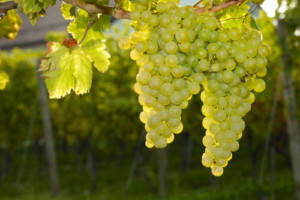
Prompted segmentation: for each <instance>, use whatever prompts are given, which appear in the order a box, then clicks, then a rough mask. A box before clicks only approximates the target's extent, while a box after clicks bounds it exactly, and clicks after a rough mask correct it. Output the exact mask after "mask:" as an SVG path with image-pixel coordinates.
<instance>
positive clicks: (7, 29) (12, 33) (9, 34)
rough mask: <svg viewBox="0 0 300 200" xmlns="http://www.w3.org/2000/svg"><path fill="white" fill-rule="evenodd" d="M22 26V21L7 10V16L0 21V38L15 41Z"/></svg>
mask: <svg viewBox="0 0 300 200" xmlns="http://www.w3.org/2000/svg"><path fill="white" fill-rule="evenodd" d="M21 25H22V19H21V18H20V16H19V15H18V13H16V11H14V10H9V11H8V12H7V15H6V16H5V17H3V19H0V27H1V29H0V38H1V37H6V38H8V39H11V40H12V39H15V37H16V36H17V34H18V31H19V29H20V28H21Z"/></svg>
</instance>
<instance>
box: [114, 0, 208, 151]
mask: <svg viewBox="0 0 300 200" xmlns="http://www.w3.org/2000/svg"><path fill="white" fill-rule="evenodd" d="M147 2H148V1H144V0H140V1H138V2H137V4H136V8H135V11H134V12H132V13H131V18H132V20H133V26H134V28H135V32H134V33H133V34H132V35H131V37H130V41H128V40H127V39H126V38H124V39H122V40H120V41H119V46H120V47H121V48H123V49H128V48H129V47H130V46H132V50H131V53H130V56H131V58H132V59H133V60H135V61H136V63H137V65H138V66H139V67H140V68H139V72H138V74H137V76H136V80H137V83H136V84H135V86H134V89H135V91H136V92H137V93H138V94H139V102H140V104H141V105H142V106H143V111H142V112H141V113H140V119H141V121H142V122H143V123H145V128H146V131H147V135H146V146H147V147H149V148H151V147H153V146H155V147H157V148H164V147H165V146H166V145H167V144H168V143H170V142H172V141H173V140H174V134H179V133H180V132H181V131H182V129H183V124H182V122H181V113H182V109H184V108H186V107H187V106H188V101H189V100H190V99H191V97H192V96H193V95H195V94H198V93H199V92H200V82H201V81H203V80H204V75H203V74H202V73H197V72H195V71H194V69H193V66H196V65H197V61H198V58H197V57H196V51H197V49H198V46H195V45H196V43H195V39H196V32H195V31H194V29H195V28H194V27H195V25H196V20H195V19H196V18H197V17H196V14H195V12H194V10H193V8H192V7H179V6H178V5H177V4H175V3H172V2H169V3H159V4H157V5H155V7H156V11H155V12H152V11H151V5H149V4H148V3H147ZM192 52H193V53H192Z"/></svg>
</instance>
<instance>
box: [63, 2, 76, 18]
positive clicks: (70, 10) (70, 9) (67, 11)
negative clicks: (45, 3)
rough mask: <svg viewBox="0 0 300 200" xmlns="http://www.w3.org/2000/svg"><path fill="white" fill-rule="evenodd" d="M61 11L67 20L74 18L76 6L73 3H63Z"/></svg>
mask: <svg viewBox="0 0 300 200" xmlns="http://www.w3.org/2000/svg"><path fill="white" fill-rule="evenodd" d="M60 10H61V13H62V15H63V17H64V19H66V20H72V19H74V18H75V11H76V8H75V7H74V6H72V5H71V4H67V3H64V2H63V3H62V4H61V7H60Z"/></svg>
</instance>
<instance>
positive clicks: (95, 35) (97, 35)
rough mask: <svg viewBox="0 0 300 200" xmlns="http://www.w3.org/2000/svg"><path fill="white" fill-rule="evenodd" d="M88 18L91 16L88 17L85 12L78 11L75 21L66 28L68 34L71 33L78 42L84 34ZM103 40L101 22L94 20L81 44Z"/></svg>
mask: <svg viewBox="0 0 300 200" xmlns="http://www.w3.org/2000/svg"><path fill="white" fill-rule="evenodd" d="M90 18H91V16H89V14H88V13H87V12H86V11H84V10H82V9H78V12H77V16H76V18H75V20H74V21H72V22H71V23H70V24H69V26H68V32H69V33H71V34H72V35H73V37H74V38H75V39H76V40H78V41H80V40H81V39H82V38H83V36H84V34H85V31H86V27H87V26H88V23H89V21H90ZM103 39H104V35H103V33H102V22H101V20H96V21H95V22H94V23H93V25H91V26H90V28H89V30H88V32H87V34H86V37H85V39H84V41H83V43H82V44H84V43H87V42H89V41H91V40H94V41H97V40H100V41H102V40H103Z"/></svg>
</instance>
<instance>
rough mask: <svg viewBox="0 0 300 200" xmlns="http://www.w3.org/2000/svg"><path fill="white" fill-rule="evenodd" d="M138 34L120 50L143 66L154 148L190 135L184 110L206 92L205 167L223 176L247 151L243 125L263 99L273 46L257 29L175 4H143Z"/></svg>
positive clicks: (143, 98)
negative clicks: (242, 144)
mask: <svg viewBox="0 0 300 200" xmlns="http://www.w3.org/2000/svg"><path fill="white" fill-rule="evenodd" d="M131 19H132V20H133V22H132V26H133V28H134V32H133V33H132V35H131V37H130V38H122V39H121V40H120V41H119V46H120V48H122V49H129V48H131V53H130V57H131V58H132V59H133V60H135V61H136V63H137V65H138V66H139V72H138V74H137V76H136V80H137V82H136V84H135V86H134V89H135V91H136V92H137V94H138V95H139V102H140V104H141V105H142V106H143V111H142V112H141V113H140V119H141V121H142V122H143V123H144V124H145V129H146V131H147V135H146V146H147V147H148V148H152V147H156V148H164V147H166V145H167V144H168V143H171V142H172V141H173V140H174V134H179V133H180V132H181V131H182V130H183V124H182V121H181V113H182V109H185V108H187V106H188V102H189V100H190V99H191V98H192V96H193V95H196V94H198V93H200V88H201V86H202V88H203V90H202V92H201V95H200V96H201V100H202V102H203V106H202V113H203V114H204V115H205V118H204V119H203V122H202V123H203V126H204V128H205V129H206V133H205V136H204V137H203V144H204V146H205V153H204V154H203V156H202V164H203V165H204V166H205V167H209V168H211V171H212V174H213V175H215V176H221V175H222V174H223V168H224V167H225V166H227V163H228V161H229V160H230V159H231V158H232V152H234V151H237V150H238V148H239V143H238V140H239V139H240V138H241V137H242V132H243V130H244V128H245V122H244V121H243V119H242V118H243V117H244V116H245V115H246V114H247V113H248V112H249V111H250V110H251V104H252V103H253V102H254V100H255V96H254V94H253V93H252V92H253V91H255V92H262V91H264V89H265V87H266V86H265V82H264V80H262V79H261V77H264V76H265V75H266V73H267V68H266V66H267V58H266V57H267V56H268V54H269V53H270V49H269V47H268V46H266V45H264V44H263V43H262V40H261V34H260V32H258V31H257V30H254V29H251V28H249V27H243V28H230V29H228V28H224V27H222V24H221V22H220V20H219V19H218V18H217V17H215V16H214V15H212V14H210V13H206V14H201V15H199V14H197V13H196V12H195V9H194V8H193V7H191V6H184V7H181V6H179V5H178V4H176V3H174V2H166V3H162V2H161V3H156V2H152V1H147V0H138V1H137V3H136V5H135V9H134V11H133V12H132V13H131Z"/></svg>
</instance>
